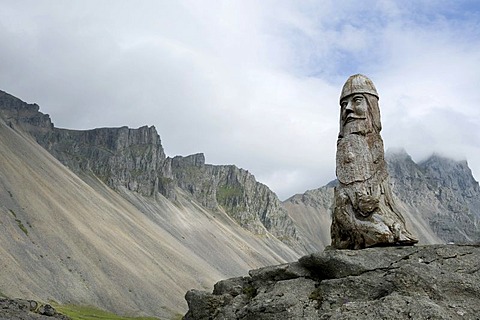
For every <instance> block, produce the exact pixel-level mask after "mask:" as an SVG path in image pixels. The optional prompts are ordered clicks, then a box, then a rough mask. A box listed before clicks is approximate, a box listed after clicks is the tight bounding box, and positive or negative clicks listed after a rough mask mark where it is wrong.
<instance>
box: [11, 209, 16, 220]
mask: <svg viewBox="0 0 480 320" xmlns="http://www.w3.org/2000/svg"><path fill="white" fill-rule="evenodd" d="M9 211H10V213H11V214H12V215H13V216H14V217H15V218H16V217H17V215H16V214H15V212H14V211H13V210H12V209H9Z"/></svg>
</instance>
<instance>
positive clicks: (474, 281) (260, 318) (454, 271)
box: [184, 245, 480, 320]
mask: <svg viewBox="0 0 480 320" xmlns="http://www.w3.org/2000/svg"><path fill="white" fill-rule="evenodd" d="M479 259H480V247H479V246H474V245H465V246H460V245H433V246H418V247H383V248H370V249H364V250H356V251H351V250H325V251H324V252H322V253H315V254H311V255H309V256H305V257H302V258H300V260H299V261H298V262H294V263H289V264H283V265H278V266H272V267H266V268H262V269H257V270H252V271H250V272H249V276H248V277H241V278H233V279H228V280H223V281H220V282H218V283H217V284H216V285H215V286H214V289H213V293H208V292H205V291H198V290H191V291H189V292H187V294H186V296H185V297H186V300H187V302H188V305H189V311H188V313H187V314H186V315H185V317H184V319H185V320H206V319H243V320H247V319H251V320H253V319H255V320H273V319H331V320H333V319H352V320H353V319H356V320H358V319H368V320H370V319H471V320H474V319H479V314H480V298H479V297H480V269H479V267H478V261H479Z"/></svg>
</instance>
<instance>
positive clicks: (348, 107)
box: [345, 102, 353, 113]
mask: <svg viewBox="0 0 480 320" xmlns="http://www.w3.org/2000/svg"><path fill="white" fill-rule="evenodd" d="M345 111H346V112H347V113H349V112H353V104H352V103H351V102H349V103H348V104H347V107H346V108H345Z"/></svg>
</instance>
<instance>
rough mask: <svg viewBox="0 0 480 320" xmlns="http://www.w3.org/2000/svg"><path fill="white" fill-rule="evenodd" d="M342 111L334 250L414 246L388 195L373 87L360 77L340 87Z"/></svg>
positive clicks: (337, 158)
mask: <svg viewBox="0 0 480 320" xmlns="http://www.w3.org/2000/svg"><path fill="white" fill-rule="evenodd" d="M340 106H341V108H340V133H339V135H338V140H337V157H336V164H337V178H338V185H337V186H336V187H335V194H334V205H333V215H332V227H331V238H332V246H333V247H334V248H337V249H362V248H366V247H373V246H379V245H381V246H385V245H412V244H415V243H417V242H418V240H417V239H416V238H415V237H414V236H413V235H412V234H411V233H410V232H409V231H408V230H407V228H406V225H405V220H404V218H403V216H402V214H401V212H400V210H399V208H398V207H397V205H396V203H395V201H394V198H393V194H392V191H391V189H390V183H389V180H388V172H387V165H386V162H385V159H384V150H383V149H384V148H383V140H382V138H381V136H380V130H381V128H382V126H381V122H380V110H379V107H378V93H377V90H376V89H375V86H374V85H373V82H372V81H371V80H370V79H368V78H367V77H365V76H363V75H358V74H357V75H353V76H351V77H350V78H349V79H348V80H347V82H346V83H345V85H344V86H343V89H342V94H341V97H340Z"/></svg>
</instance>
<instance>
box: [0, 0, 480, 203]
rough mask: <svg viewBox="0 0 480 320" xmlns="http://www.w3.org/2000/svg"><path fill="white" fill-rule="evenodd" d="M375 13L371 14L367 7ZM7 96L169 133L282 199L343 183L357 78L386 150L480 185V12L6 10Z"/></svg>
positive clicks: (223, 4) (57, 6) (77, 118)
mask: <svg viewBox="0 0 480 320" xmlns="http://www.w3.org/2000/svg"><path fill="white" fill-rule="evenodd" d="M360 3H361V4H360ZM0 8H1V10H0V90H4V91H7V92H9V93H11V94H13V95H15V96H17V97H19V98H21V99H22V100H24V101H27V102H32V103H33V102H36V103H38V104H39V105H40V108H41V111H42V112H44V113H48V114H50V116H51V117H52V120H53V122H54V123H55V125H56V126H57V127H64V128H72V129H90V128H95V127H107V126H123V125H128V126H130V127H139V126H143V125H154V126H155V127H156V128H157V131H158V132H159V134H160V136H161V138H162V144H163V146H164V148H165V151H166V153H167V155H169V156H175V155H188V154H192V153H197V152H203V153H205V156H206V159H207V162H208V163H213V164H236V165H237V166H239V167H242V168H244V169H248V170H249V171H250V172H251V173H253V174H254V175H255V177H256V178H257V180H259V181H261V182H263V183H265V184H267V185H268V186H269V187H270V188H271V189H272V190H274V191H275V192H276V193H277V194H278V195H279V196H280V198H281V199H285V198H287V197H289V196H291V195H293V194H295V193H303V192H304V191H305V190H307V189H313V188H317V187H320V186H322V185H324V184H326V183H327V182H329V181H330V180H332V179H334V178H335V146H336V137H337V134H338V117H339V106H338V97H339V94H340V90H341V87H342V85H343V83H344V82H345V80H346V79H347V78H348V76H350V75H352V74H355V73H363V74H365V75H367V76H369V77H370V78H371V79H372V80H373V81H374V83H375V85H376V86H377V90H378V92H379V94H380V108H381V113H382V123H383V128H384V129H383V131H382V136H383V139H384V142H385V146H386V148H387V149H388V148H405V149H406V151H407V152H408V153H409V154H410V155H411V156H412V157H413V159H414V160H415V161H421V160H422V159H425V158H426V157H427V156H428V155H430V154H431V153H433V152H437V153H440V154H443V155H446V156H450V157H455V158H456V159H467V160H468V162H469V165H470V167H471V168H472V170H473V173H474V175H475V177H476V179H477V180H479V179H480V129H479V124H480V32H479V30H480V3H479V2H478V1H474V0H472V1H461V0H460V1H453V0H452V1H442V0H436V1H413V0H412V1H409V0H402V1H368V0H367V1H347V0H346V1H336V0H334V1H328V0H322V1H321V0H317V1H296V0H292V1H269V0H262V1H258V0H252V1H249V0H238V1H234V0H230V1H220V0H212V1H201V0H192V1H181V0H172V1H166V0H165V1H141V0H137V1H133V0H132V1H103V0H94V1H93V0H78V1H76V0H69V1H62V0H56V1H49V0H41V1H39V0H33V1H23V0H0Z"/></svg>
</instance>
